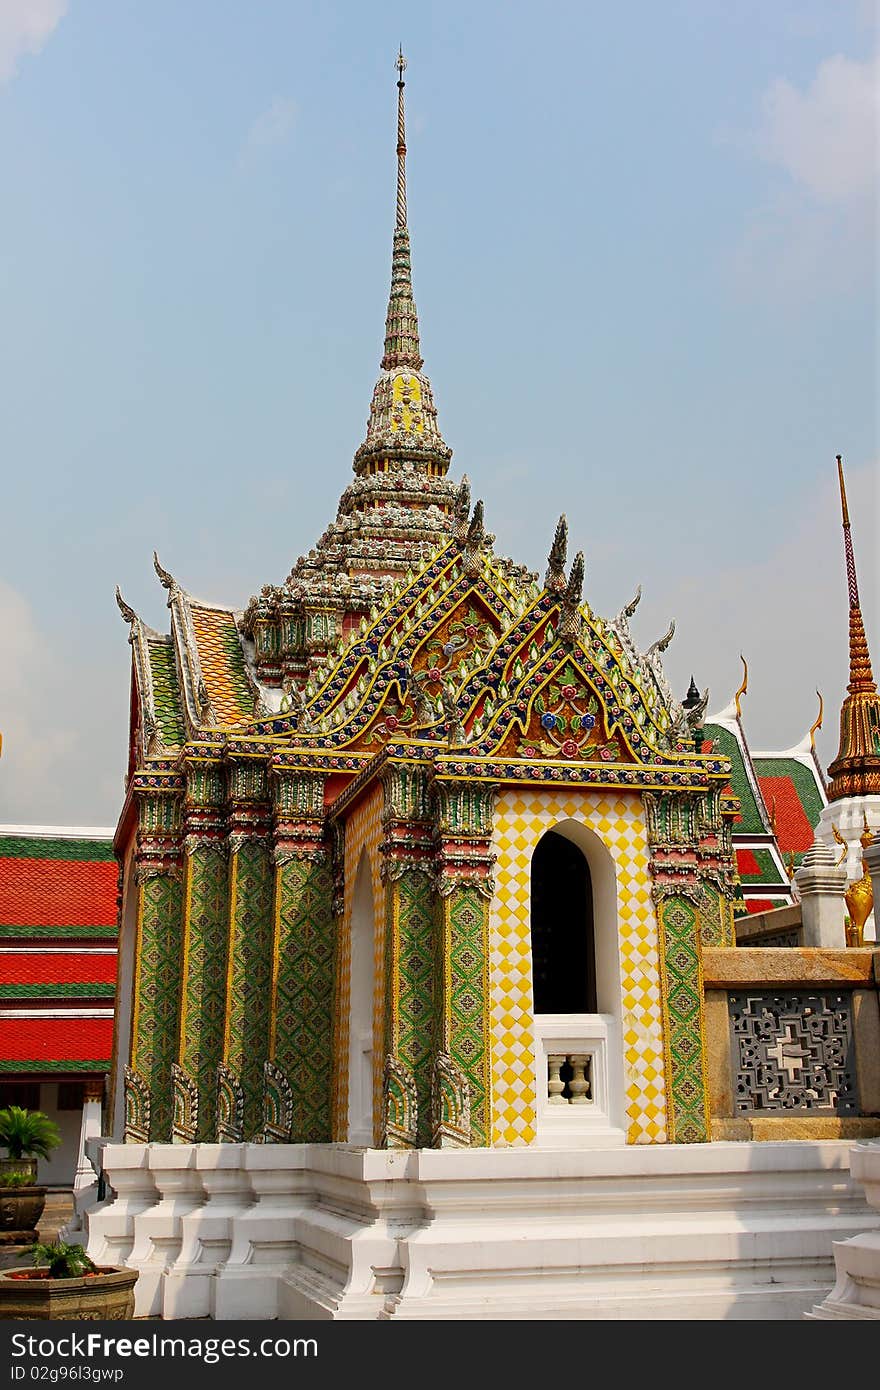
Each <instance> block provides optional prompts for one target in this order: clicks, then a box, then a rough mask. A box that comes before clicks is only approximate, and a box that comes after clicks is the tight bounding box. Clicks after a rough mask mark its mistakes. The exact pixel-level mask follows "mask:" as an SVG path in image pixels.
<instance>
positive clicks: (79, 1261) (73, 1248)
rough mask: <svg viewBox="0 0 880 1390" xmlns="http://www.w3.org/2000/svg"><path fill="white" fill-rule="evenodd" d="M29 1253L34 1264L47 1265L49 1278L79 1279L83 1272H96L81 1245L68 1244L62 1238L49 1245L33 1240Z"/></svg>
mask: <svg viewBox="0 0 880 1390" xmlns="http://www.w3.org/2000/svg"><path fill="white" fill-rule="evenodd" d="M30 1253H31V1255H32V1256H33V1261H34V1264H35V1265H44V1264H47V1265H48V1266H49V1278H50V1279H81V1278H82V1276H83V1275H84V1274H95V1273H97V1269H96V1266H95V1264H94V1263H93V1262H92V1260H90V1259H89V1257H88V1255H87V1254H86V1252H85V1250H83V1248H82V1246H81V1245H68V1244H67V1243H66V1242H65V1241H63V1240H56V1241H55V1242H54V1243H52V1244H51V1245H49V1244H44V1243H41V1242H40V1241H35V1242H34V1244H33V1245H32V1246H31V1249H30Z"/></svg>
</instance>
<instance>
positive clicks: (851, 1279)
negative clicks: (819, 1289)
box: [807, 1143, 880, 1322]
mask: <svg viewBox="0 0 880 1390" xmlns="http://www.w3.org/2000/svg"><path fill="white" fill-rule="evenodd" d="M850 1168H851V1171H852V1177H853V1181H854V1182H859V1183H861V1184H862V1186H863V1187H864V1189H865V1196H866V1198H867V1200H868V1202H869V1203H870V1204H871V1206H872V1207H873V1208H874V1210H875V1211H877V1212H880V1144H878V1143H870V1144H857V1145H856V1147H855V1148H854V1149H853V1150H852V1154H851V1162H850ZM834 1263H835V1267H836V1269H837V1282H836V1283H835V1285H834V1288H833V1289H832V1290H831V1292H830V1294H829V1295H828V1297H827V1298H826V1299H823V1301H822V1302H821V1303H820V1304H818V1305H817V1306H816V1307H815V1308H814V1309H813V1311H812V1313H808V1314H807V1316H808V1317H812V1318H821V1319H830V1318H862V1319H869V1320H870V1319H874V1320H876V1321H878V1322H880V1230H877V1229H876V1228H875V1229H874V1230H870V1231H866V1232H863V1233H862V1234H861V1235H857V1236H852V1237H851V1238H850V1239H849V1240H845V1241H835V1242H834Z"/></svg>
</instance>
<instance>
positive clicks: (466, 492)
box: [452, 473, 471, 545]
mask: <svg viewBox="0 0 880 1390" xmlns="http://www.w3.org/2000/svg"><path fill="white" fill-rule="evenodd" d="M470 514H471V483H470V479H469V477H468V475H467V473H465V474H464V476H463V477H462V480H461V482H460V483H459V485H458V488H457V489H456V493H455V502H454V504H453V508H452V539H453V540H454V541H455V543H456V545H464V543H465V541H466V540H467V533H468V520H469V518H470Z"/></svg>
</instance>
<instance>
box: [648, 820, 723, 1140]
mask: <svg viewBox="0 0 880 1390" xmlns="http://www.w3.org/2000/svg"><path fill="white" fill-rule="evenodd" d="M644 802H645V809H646V814H647V821H648V838H649V843H650V849H651V877H652V880H653V882H652V894H653V898H654V904H655V907H656V911H657V922H658V925H659V928H660V975H661V981H662V989H661V997H662V1004H663V1035H664V1038H663V1043H664V1053H665V1061H666V1108H667V1115H668V1134H669V1139H670V1140H671V1142H672V1143H676V1144H699V1143H704V1142H706V1141H708V1139H709V1094H708V1077H707V1073H706V1037H705V1026H704V1014H703V972H702V964H701V958H700V951H701V944H700V906H701V903H702V902H703V899H704V892H705V884H704V882H703V881H702V880H701V879H700V877H699V865H700V861H699V855H698V849H697V843H696V839H697V835H696V817H697V815H698V813H699V809H700V806H699V804H698V799H695V798H692V797H689V796H667V795H662V794H657V795H655V794H653V793H646V794H645V797H644Z"/></svg>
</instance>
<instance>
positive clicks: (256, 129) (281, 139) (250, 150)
mask: <svg viewBox="0 0 880 1390" xmlns="http://www.w3.org/2000/svg"><path fill="white" fill-rule="evenodd" d="M298 111H299V108H298V106H297V104H296V102H295V101H293V100H292V98H291V97H276V98H275V100H274V101H273V102H272V104H271V106H268V107H267V108H266V110H265V111H262V112H261V113H260V115H259V116H257V117H256V119H255V120H254V121H253V122H252V123H251V126H250V129H249V130H248V133H247V135H246V136H245V139H244V144H243V145H242V149H241V154H240V156H239V163H240V164H248V163H249V162H250V161H251V160H252V159H253V158H254V157H255V156H256V155H258V154H259V153H261V152H262V151H265V150H270V149H273V148H276V147H278V146H279V145H283V144H285V143H286V142H287V140H288V139H289V138H290V136H291V134H292V132H293V129H294V126H295V125H296V118H297V114H298Z"/></svg>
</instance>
